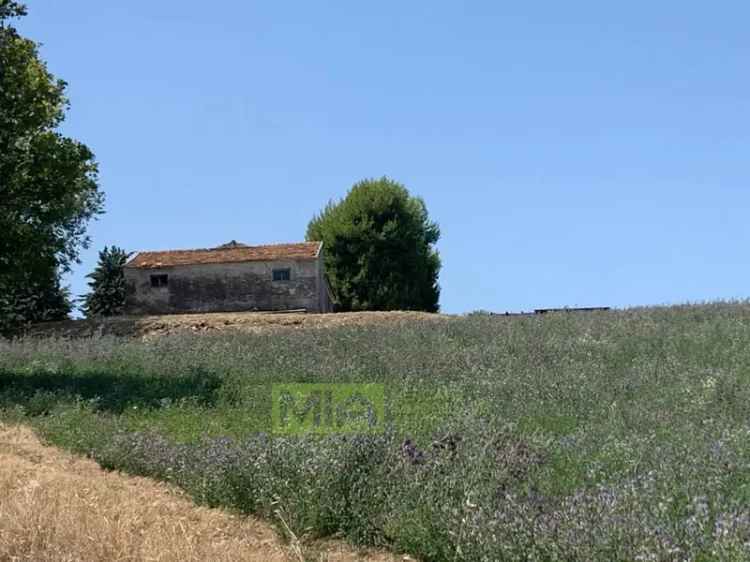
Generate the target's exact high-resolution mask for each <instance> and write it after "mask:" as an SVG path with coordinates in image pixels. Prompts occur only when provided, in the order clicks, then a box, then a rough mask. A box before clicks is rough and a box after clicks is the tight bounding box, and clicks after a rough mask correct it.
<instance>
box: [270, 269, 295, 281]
mask: <svg viewBox="0 0 750 562" xmlns="http://www.w3.org/2000/svg"><path fill="white" fill-rule="evenodd" d="M291 278H292V271H291V270H290V269H288V268H287V269H274V270H273V280H274V281H289V279H291Z"/></svg>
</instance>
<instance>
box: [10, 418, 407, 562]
mask: <svg viewBox="0 0 750 562" xmlns="http://www.w3.org/2000/svg"><path fill="white" fill-rule="evenodd" d="M399 558H400V557H398V558H397V557H395V556H394V555H390V554H386V553H356V552H353V551H352V550H351V549H350V548H347V547H346V546H344V545H342V544H339V543H334V542H326V543H319V544H312V545H306V546H301V545H298V544H291V545H289V544H283V543H282V541H280V540H279V538H278V536H277V534H276V533H275V532H274V530H273V529H272V528H271V527H270V526H269V525H267V524H265V523H263V522H260V521H257V520H255V519H252V518H244V517H239V516H235V515H232V514H229V513H226V512H223V511H220V510H217V509H208V508H205V507H199V506H196V505H194V504H193V503H192V502H190V500H189V499H188V498H186V497H185V496H184V495H182V494H180V493H179V492H178V491H176V490H174V489H172V488H171V487H169V486H167V485H164V484H160V483H156V482H154V481H151V480H149V479H145V478H136V477H132V476H127V475H123V474H120V473H117V472H105V471H103V470H102V469H101V468H100V467H99V466H98V465H97V464H96V463H94V462H93V461H90V460H87V459H83V458H79V457H76V456H73V455H71V454H68V453H66V452H63V451H60V450H57V449H55V448H52V447H47V446H44V445H42V444H41V443H40V442H39V440H38V439H37V438H36V437H35V436H34V434H33V432H32V431H31V430H30V429H28V428H25V427H18V426H5V425H2V424H0V561H11V560H12V561H21V560H23V561H35V562H42V561H55V562H68V561H71V562H72V561H79V560H80V561H84V560H85V561H97V562H98V561H102V562H103V561H115V560H128V561H136V560H138V561H159V562H167V561H175V562H177V561H180V562H182V561H186V562H187V561H217V562H220V561H229V560H246V561H250V562H254V561H258V562H261V561H263V562H277V561H278V562H281V561H287V560H292V561H296V562H301V561H312V560H316V561H331V562H333V561H337V562H354V561H355V560H367V561H370V562H387V561H394V560H397V559H399Z"/></svg>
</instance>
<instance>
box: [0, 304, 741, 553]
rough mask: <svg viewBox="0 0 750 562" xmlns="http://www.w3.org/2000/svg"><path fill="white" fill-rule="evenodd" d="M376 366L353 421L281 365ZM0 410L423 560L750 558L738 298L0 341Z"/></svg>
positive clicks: (205, 490) (126, 466)
mask: <svg viewBox="0 0 750 562" xmlns="http://www.w3.org/2000/svg"><path fill="white" fill-rule="evenodd" d="M322 382H325V383H330V382H334V383H377V384H382V385H383V387H384V388H385V395H386V410H387V423H386V424H385V425H384V429H383V431H382V432H378V433H375V434H367V435H343V434H335V433H334V434H329V435H285V436H277V435H274V434H273V432H272V431H271V429H272V427H271V396H272V392H271V387H272V385H273V384H275V383H322ZM0 420H4V421H9V422H13V423H16V422H21V423H24V424H29V425H31V426H32V427H34V428H35V430H36V431H37V432H38V434H39V435H41V436H42V437H43V438H44V439H45V440H47V441H48V442H50V443H52V444H55V445H58V446H62V447H65V448H67V449H70V450H73V451H75V452H78V453H81V454H85V455H88V456H90V457H91V458H93V459H95V460H96V461H97V462H98V463H99V464H101V465H102V466H104V467H105V468H113V469H119V470H122V471H125V472H129V473H132V474H137V475H144V476H150V477H154V478H157V479H161V480H166V481H169V482H172V483H174V484H176V485H178V486H180V487H182V488H183V489H185V490H186V491H188V492H189V493H190V494H191V495H192V497H193V498H194V499H195V500H196V501H197V502H199V503H203V504H207V505H210V506H223V507H228V508H231V509H234V510H237V511H240V512H245V513H254V514H259V515H262V516H264V517H266V518H268V520H270V521H274V522H276V523H278V524H279V525H280V528H283V529H288V531H289V532H291V533H294V534H295V535H296V536H311V537H327V536H340V537H344V538H346V539H347V540H349V541H351V542H352V543H355V544H361V545H375V546H385V547H388V548H390V549H393V550H395V551H399V552H407V553H409V554H412V555H415V556H417V557H419V558H420V559H422V560H425V561H458V560H466V561H490V560H518V561H522V560H523V561H555V560H560V561H563V560H564V561H579V560H580V561H607V562H610V561H631V560H639V561H640V560H643V561H648V560H654V561H656V560H658V561H662V560H663V561H667V560H670V561H671V560H692V561H703V562H707V561H714V560H715V561H719V560H720V561H732V560H736V561H741V560H748V559H750V425H749V422H750V304H748V303H714V304H705V305H691V306H678V307H661V308H642V309H630V310H625V311H610V312H596V313H583V314H576V313H558V314H547V315H542V316H529V317H502V316H490V315H486V314H473V315H468V316H465V317H460V318H456V319H453V320H450V321H446V322H429V321H410V322H401V323H398V322H394V323H388V324H380V325H371V326H343V327H339V328H332V329H318V330H289V331H278V332H273V333H259V334H247V333H231V332H224V333H220V334H215V335H212V334H184V335H170V336H164V337H161V338H156V339H152V340H147V341H143V340H137V339H126V338H116V337H98V338H88V339H70V340H65V339H53V338H48V339H39V338H34V339H31V338H29V339H21V340H16V341H13V342H0Z"/></svg>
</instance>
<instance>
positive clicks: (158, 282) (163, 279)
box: [151, 274, 169, 287]
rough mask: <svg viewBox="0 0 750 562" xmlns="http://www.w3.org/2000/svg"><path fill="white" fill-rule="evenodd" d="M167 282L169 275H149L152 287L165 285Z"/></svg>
mask: <svg viewBox="0 0 750 562" xmlns="http://www.w3.org/2000/svg"><path fill="white" fill-rule="evenodd" d="M168 284H169V276H168V275H165V274H162V275H152V276H151V286H152V287H166V286H167V285H168Z"/></svg>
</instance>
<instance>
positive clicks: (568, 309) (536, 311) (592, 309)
mask: <svg viewBox="0 0 750 562" xmlns="http://www.w3.org/2000/svg"><path fill="white" fill-rule="evenodd" d="M607 310H612V309H611V308H610V307H608V306H581V307H575V308H571V307H565V308H535V309H534V312H491V313H490V314H491V315H492V316H535V315H537V314H548V313H550V312H605V311H607Z"/></svg>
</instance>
